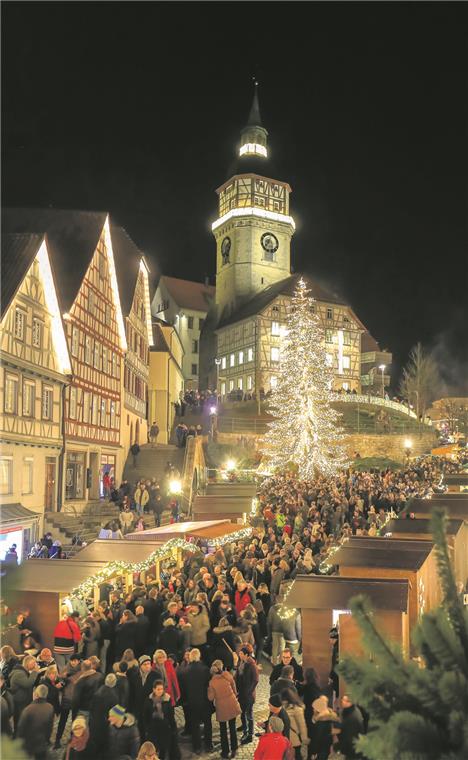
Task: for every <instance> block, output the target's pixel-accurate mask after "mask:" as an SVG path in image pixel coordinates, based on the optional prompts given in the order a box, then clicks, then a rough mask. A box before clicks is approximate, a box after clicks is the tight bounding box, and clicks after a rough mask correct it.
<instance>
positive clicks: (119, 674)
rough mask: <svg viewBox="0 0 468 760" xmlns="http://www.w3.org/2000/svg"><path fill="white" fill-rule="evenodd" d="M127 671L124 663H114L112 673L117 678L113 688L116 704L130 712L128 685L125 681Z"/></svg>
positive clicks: (126, 680)
mask: <svg viewBox="0 0 468 760" xmlns="http://www.w3.org/2000/svg"><path fill="white" fill-rule="evenodd" d="M127 670H128V665H127V663H126V662H116V663H115V664H114V673H115V676H116V678H117V683H116V686H115V689H116V691H117V702H118V704H119V705H122V706H123V707H125V709H126V710H128V711H129V712H130V710H129V706H130V683H129V681H128V679H127ZM132 714H133V713H132Z"/></svg>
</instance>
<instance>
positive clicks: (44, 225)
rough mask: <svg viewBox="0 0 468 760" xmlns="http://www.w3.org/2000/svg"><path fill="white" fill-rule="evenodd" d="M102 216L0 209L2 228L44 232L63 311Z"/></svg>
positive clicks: (71, 299) (93, 247)
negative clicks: (0, 210)
mask: <svg viewBox="0 0 468 760" xmlns="http://www.w3.org/2000/svg"><path fill="white" fill-rule="evenodd" d="M106 217H107V214H106V213H105V212H94V211H75V210H61V209H38V208H7V209H3V210H2V229H3V230H4V231H5V232H10V233H11V232H16V233H21V232H27V233H35V234H39V235H45V234H46V235H47V247H48V250H49V253H50V256H51V259H52V262H51V263H52V268H53V270H54V274H55V278H56V282H57V290H58V292H59V295H60V303H61V307H62V309H63V311H64V312H67V311H69V310H70V308H71V306H72V304H73V302H74V300H75V298H76V296H77V293H78V291H79V289H80V286H81V283H82V281H83V278H84V276H85V274H86V270H87V269H88V266H89V264H90V261H91V258H92V255H93V253H94V251H95V250H96V247H97V244H98V241H99V238H100V236H101V233H102V230H103V227H104V222H105V221H106Z"/></svg>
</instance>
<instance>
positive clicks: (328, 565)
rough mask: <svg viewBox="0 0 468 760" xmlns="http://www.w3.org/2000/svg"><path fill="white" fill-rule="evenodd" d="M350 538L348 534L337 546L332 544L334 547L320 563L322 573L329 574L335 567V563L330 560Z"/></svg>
mask: <svg viewBox="0 0 468 760" xmlns="http://www.w3.org/2000/svg"><path fill="white" fill-rule="evenodd" d="M348 540H349V539H348V536H344V537H343V538H342V539H341V541H340V543H339V544H337V545H336V546H332V548H331V549H330V551H329V552H328V554H327V556H326V557H325V559H324V560H322V562H321V563H320V565H319V572H320V573H322V575H327V574H328V573H330V571H331V570H332V569H333V565H334V563H333V562H331V561H330V560H331V559H332V558H333V557H334V556H335V554H336V552H337V551H338V549H341V547H342V546H343V544H345V543H346V541H348Z"/></svg>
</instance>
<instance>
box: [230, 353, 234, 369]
mask: <svg viewBox="0 0 468 760" xmlns="http://www.w3.org/2000/svg"><path fill="white" fill-rule="evenodd" d="M235 360H236V359H235V356H234V354H231V356H230V357H229V366H230V367H234V364H235Z"/></svg>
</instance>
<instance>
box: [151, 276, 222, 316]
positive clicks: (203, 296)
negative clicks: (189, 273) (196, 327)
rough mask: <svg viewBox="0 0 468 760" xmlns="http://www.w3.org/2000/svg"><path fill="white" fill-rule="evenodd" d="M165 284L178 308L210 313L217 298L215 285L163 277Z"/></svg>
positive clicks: (162, 280)
mask: <svg viewBox="0 0 468 760" xmlns="http://www.w3.org/2000/svg"><path fill="white" fill-rule="evenodd" d="M160 282H163V283H164V284H165V286H166V288H167V290H168V292H169V293H170V295H171V296H172V298H173V299H174V301H175V302H176V304H177V305H178V306H181V307H184V308H186V309H194V310H195V311H208V309H209V308H210V304H211V302H212V300H213V299H214V297H215V293H216V288H215V287H214V286H213V285H205V283H204V282H192V281H191V280H180V279H179V278H178V277H167V276H166V275H163V276H162V277H161V280H160Z"/></svg>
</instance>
